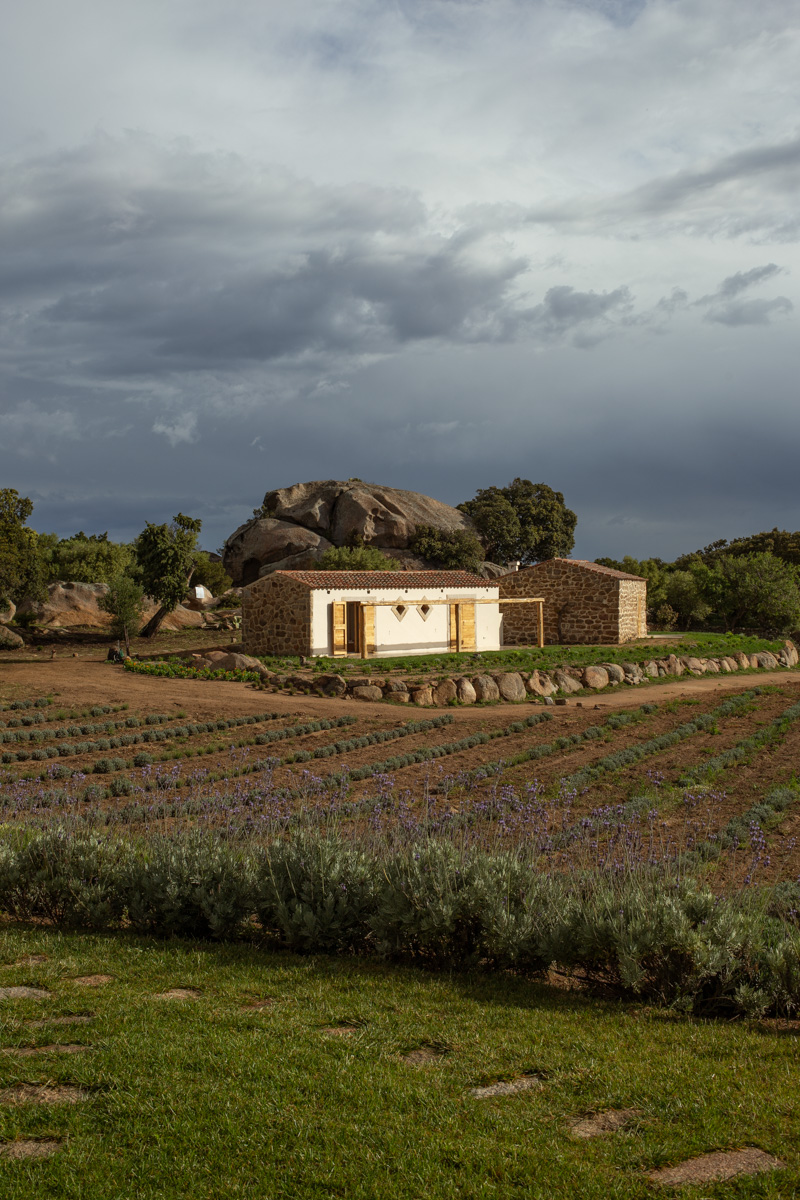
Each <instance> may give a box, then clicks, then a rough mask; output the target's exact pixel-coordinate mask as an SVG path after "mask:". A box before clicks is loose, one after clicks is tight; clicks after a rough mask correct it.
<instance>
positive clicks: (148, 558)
mask: <svg viewBox="0 0 800 1200" xmlns="http://www.w3.org/2000/svg"><path fill="white" fill-rule="evenodd" d="M201 527H202V521H197V520H194V519H193V518H192V517H186V516H184V514H183V513H178V515H177V516H176V517H174V518H173V520H172V523H171V524H170V525H166V524H165V525H153V524H151V523H150V522H149V521H148V523H147V525H146V526H145V527H144V529H143V530H142V532H141V533H140V534H139V536H138V538H137V539H136V562H137V565H138V568H139V577H140V579H141V581H142V584H143V585H144V589H145V591H146V592H147V594H148V596H152V597H153V599H154V600H156V601H157V602H158V604H159V605H160V608H159V609H158V611H157V612H156V613H155V614H154V615H153V616H152V617H151V618H150V620H149V621H148V622H147V624H146V625H145V627H144V629H143V630H142V634H141V636H142V637H152V636H153V635H154V634H155V633H157V632H158V630H159V628H160V626H161V622H162V621H163V620H164V617H166V616H167V614H168V613H171V612H174V610H175V609H176V608H177V607H178V605H179V604H180V603H181V601H182V600H183V599H185V597H186V590H187V588H188V587H189V583H190V581H191V578H192V573H193V571H194V556H195V553H196V551H197V535H198V534H199V532H200V529H201Z"/></svg>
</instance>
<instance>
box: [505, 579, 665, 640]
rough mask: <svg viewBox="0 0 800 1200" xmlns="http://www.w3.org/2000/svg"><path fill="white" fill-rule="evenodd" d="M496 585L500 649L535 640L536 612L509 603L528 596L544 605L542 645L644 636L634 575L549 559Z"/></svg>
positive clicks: (641, 585)
mask: <svg viewBox="0 0 800 1200" xmlns="http://www.w3.org/2000/svg"><path fill="white" fill-rule="evenodd" d="M497 584H498V587H499V589H500V611H501V612H502V614H503V644H504V645H506V646H530V645H531V644H533V643H535V642H536V640H537V633H538V630H537V628H536V606H534V605H524V604H515V603H514V601H515V600H519V599H520V598H522V597H530V596H541V597H542V599H543V600H544V642H545V643H546V644H550V645H553V644H555V645H570V644H576V643H594V644H603V643H606V644H607V643H622V642H630V641H633V640H634V639H635V638H639V637H645V636H646V635H647V580H645V579H642V578H641V577H640V576H639V575H627V574H625V572H623V571H613V570H611V568H610V567H602V566H600V565H599V563H593V562H586V561H585V560H583V559H573V558H551V559H547V560H546V561H545V562H540V563H536V564H534V566H532V567H525V568H524V569H523V570H521V571H512V572H510V573H509V574H508V575H501V576H499V577H498V579H497ZM504 601H505V603H503V602H504ZM540 644H541V643H540Z"/></svg>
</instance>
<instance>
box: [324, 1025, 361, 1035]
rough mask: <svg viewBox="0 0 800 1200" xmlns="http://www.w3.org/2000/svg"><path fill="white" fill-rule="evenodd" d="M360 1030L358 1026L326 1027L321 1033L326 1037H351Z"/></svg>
mask: <svg viewBox="0 0 800 1200" xmlns="http://www.w3.org/2000/svg"><path fill="white" fill-rule="evenodd" d="M359 1028H360V1026H358V1025H324V1026H323V1027H322V1028H321V1029H320V1033H324V1034H325V1036H326V1037H350V1035H351V1033H356V1032H357V1031H358V1029H359Z"/></svg>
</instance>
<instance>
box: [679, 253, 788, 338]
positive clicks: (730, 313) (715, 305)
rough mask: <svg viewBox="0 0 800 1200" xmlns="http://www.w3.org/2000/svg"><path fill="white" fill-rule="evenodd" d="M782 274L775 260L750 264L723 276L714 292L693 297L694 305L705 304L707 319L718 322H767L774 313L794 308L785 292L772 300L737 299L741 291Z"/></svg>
mask: <svg viewBox="0 0 800 1200" xmlns="http://www.w3.org/2000/svg"><path fill="white" fill-rule="evenodd" d="M780 274H781V268H780V267H778V266H776V264H775V263H767V264H766V265H765V266H763V267H753V268H752V269H751V270H749V271H737V272H736V274H735V275H729V276H728V277H727V279H723V281H722V283H721V284H720V285H719V287H718V288H717V290H716V292H713V293H711V294H710V295H707V296H701V297H700V299H699V300H695V302H694V303H695V305H696V306H699V307H708V306H710V307H708V311H707V312H706V315H705V318H704V319H705V320H706V321H712V322H715V323H716V324H718V325H732V326H736V325H768V324H769V320H770V316H771V315H772V314H773V313H783V314H787V313H790V312H792V311H793V309H794V305H793V304H792V302H791V300H789V299H788V298H787V297H786V296H775V297H774V298H773V299H771V300H763V299H757V300H753V299H749V300H742V299H739V297H740V296H741V293H742V292H744V291H747V289H748V288H752V287H757V286H758V285H759V284H761V283H764V282H766V280H768V279H773V278H774V276H776V275H780Z"/></svg>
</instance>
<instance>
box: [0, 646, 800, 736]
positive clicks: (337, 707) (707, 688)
mask: <svg viewBox="0 0 800 1200" xmlns="http://www.w3.org/2000/svg"><path fill="white" fill-rule="evenodd" d="M790 683H791V684H795V685H800V669H799V670H793V671H785V670H784V671H762V672H753V673H752V674H745V675H739V674H731V675H713V676H711V677H710V678H706V677H701V678H699V679H696V678H695V677H694V676H686V675H683V676H681V677H680V679H675V680H670V681H669V682H668V683H652V684H643V683H642V684H639V685H638V686H637V687H628V686H626V685H624V684H623V685H621V686H620V687H619V688H617V689H615V690H614V691H613V692H606V693H603V694H602V695H598V696H586V697H583V698H581V699H580V700H578V701H577V702H576V701H575V700H572V699H570V700H569V702H568V704H569V707H570V708H574V707H575V706H576V704H581V705H582V706H583V707H584V708H595V707H596V708H598V709H600V710H602V709H609V710H611V711H614V710H618V709H625V708H636V707H637V706H638V705H640V704H645V703H647V702H653V701H655V702H656V703H663V702H665V701H667V700H672V699H675V698H677V697H681V696H683V697H686V696H698V697H700V698H702V699H703V701H704V703H706V702H707V703H709V704H710V705H711V706H713V705H714V703H715V702H716V703H721V702H722V698H723V697H724V696H725V695H727V694H728V693H731V692H742V691H745V690H746V689H747V688H752V687H758V686H763V685H765V684H783V685H786V684H790ZM47 695H50V696H53V697H54V698H55V699H56V700H57V701H58V703H59V704H60V705H62V706H64V707H71V706H74V707H80V706H81V705H86V704H126V703H127V704H129V705H130V706H131V708H132V709H137V710H141V711H145V712H146V711H152V712H155V711H158V712H168V711H169V709H170V706H174V707H177V708H184V709H186V710H187V711H189V712H191V713H193V714H195V715H196V716H198V717H200V716H203V717H206V718H210V717H212V716H216V717H222V716H235V715H243V714H245V713H257V712H263V711H264V710H265V709H267V708H269V709H273V710H274V711H276V712H281V711H282V710H283V709H285V710H286V712H287V713H296V712H297V711H298V709H299V708H302V710H303V712H307V713H309V714H313V716H319V717H331V716H341V715H342V713H343V712H353V713H355V712H359V713H363V715H364V716H365V717H366V716H371V717H385V716H386V713H387V710H388V708H389V705H387V704H372V703H369V702H365V701H361V700H333V699H326V698H324V697H321V696H288V695H282V694H281V693H278V692H274V693H273V692H261V691H257V690H255V689H254V688H253V687H252V686H251V685H249V684H246V683H213V682H211V681H209V680H200V679H162V678H158V677H155V676H149V675H135V674H134V673H133V672H131V671H125V670H123V668H122V667H119V666H113V665H112V664H110V663H107V662H106V661H105V657H103V658H100V657H99V656H97V657H94V658H88V657H87V658H70V659H63V658H62V659H58V658H57V659H54V660H53V661H44V662H7V661H6V662H4V661H3V659H2V658H0V700H3V701H6V702H7V701H10V700H17V699H26V698H33V697H37V696H47ZM717 697H719V699H717ZM392 709H393V710H396V711H397V712H398V713H400V712H406V713H408V719H412V714H413V715H414V716H419V715H420V714H421V713H422V712H423V711H424V712H430V711H431V710H427V709H426V710H421V709H418V708H415V707H414V706H412V705H405V706H403V707H401V706H400V705H397V706H392ZM434 711H440V710H434ZM519 711H520V706H519V705H515V704H500V705H495V706H493V707H492V708H490V709H487V708H485V707H483V706H482V705H474V706H470V705H466V706H464V707H463V708H459V709H458V715H459V720H461V719H465V720H477V721H483V720H485V719H486V715H487V712H491V713H492V714H498V715H499V714H507V715H508V719H509V720H510V721H511V720H513V719H514V717H513V715H512V714H514V713H516V714H518V713H519Z"/></svg>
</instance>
